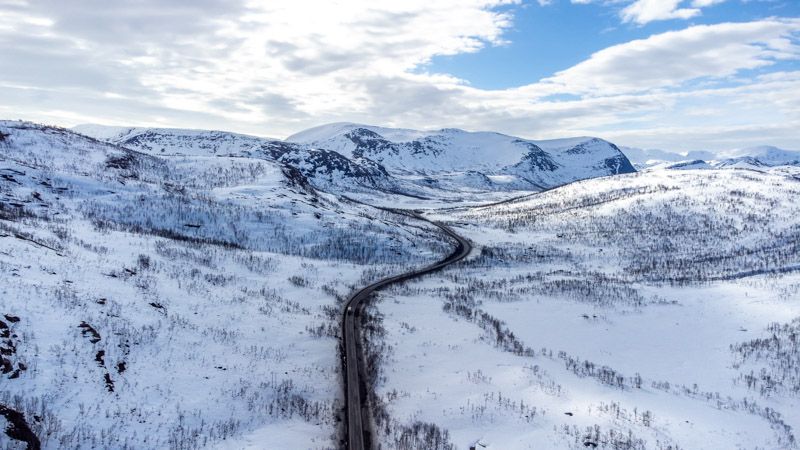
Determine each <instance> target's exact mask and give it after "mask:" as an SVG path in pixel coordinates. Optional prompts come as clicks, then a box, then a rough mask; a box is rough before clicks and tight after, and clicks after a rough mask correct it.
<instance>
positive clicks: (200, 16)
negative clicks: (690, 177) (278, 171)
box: [0, 0, 800, 152]
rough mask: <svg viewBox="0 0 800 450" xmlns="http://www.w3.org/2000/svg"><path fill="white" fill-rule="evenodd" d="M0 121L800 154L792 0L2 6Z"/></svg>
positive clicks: (8, 2)
mask: <svg viewBox="0 0 800 450" xmlns="http://www.w3.org/2000/svg"><path fill="white" fill-rule="evenodd" d="M0 89H2V91H3V101H2V102H0V116H2V117H4V118H9V119H16V118H19V119H24V120H32V121H36V122H43V123H50V124H57V125H62V126H72V125H76V124H79V123H99V124H106V125H135V126H161V127H181V128H204V129H223V130H230V131H236V132H242V133H249V134H255V135H260V136H272V137H285V136H288V135H290V134H292V133H294V132H297V131H300V130H302V129H305V128H309V127H313V126H316V125H320V124H323V123H328V122H339V121H350V122H360V123H367V124H375V125H383V126H396V127H406V128H445V127H456V128H463V129H467V130H492V131H498V132H503V133H508V134H512V135H516V136H520V137H526V138H533V139H548V138H557V137H567V136H586V135H591V136H598V137H602V138H605V139H608V140H610V141H612V142H615V143H617V144H620V145H626V146H636V147H644V148H660V149H665V150H670V151H676V152H684V151H689V150H711V151H714V150H728V149H732V148H742V147H747V146H754V145H776V146H780V147H784V148H789V149H800V133H799V132H798V130H800V1H797V0H747V1H745V0H536V1H522V0H403V1H402V2H398V1H396V0H337V1H335V2H322V1H318V0H269V1H267V0H193V1H186V0H115V1H114V2H113V4H112V3H111V2H102V1H99V0H76V1H70V2H63V1H60V0H0Z"/></svg>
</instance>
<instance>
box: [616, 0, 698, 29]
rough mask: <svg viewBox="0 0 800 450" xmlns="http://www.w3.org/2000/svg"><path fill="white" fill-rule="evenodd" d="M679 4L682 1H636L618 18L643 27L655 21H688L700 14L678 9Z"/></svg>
mask: <svg viewBox="0 0 800 450" xmlns="http://www.w3.org/2000/svg"><path fill="white" fill-rule="evenodd" d="M701 1H702V0H701ZM681 3H683V0H636V1H635V2H633V3H631V4H630V5H628V6H627V7H625V9H623V10H622V12H621V13H620V16H621V17H622V20H623V21H624V22H635V23H638V24H640V25H644V24H646V23H649V22H653V21H655V20H666V19H688V18H690V17H694V16H696V15H698V14H700V10H699V9H698V8H679V7H678V6H679V5H680V4H681Z"/></svg>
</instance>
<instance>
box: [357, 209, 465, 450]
mask: <svg viewBox="0 0 800 450" xmlns="http://www.w3.org/2000/svg"><path fill="white" fill-rule="evenodd" d="M390 211H392V212H396V213H400V214H405V215H410V216H413V217H415V218H417V219H420V220H424V221H426V222H430V223H432V224H434V225H436V226H437V227H439V228H441V229H442V231H444V232H445V233H447V235H448V236H450V237H451V238H453V239H455V240H456V242H457V244H458V245H457V246H456V248H455V250H454V251H453V252H452V253H451V254H450V255H449V256H448V257H447V258H445V259H443V260H442V261H440V262H438V263H436V264H433V265H430V266H427V267H424V268H422V269H418V270H414V271H411V272H407V273H404V274H400V275H396V276H393V277H389V278H384V279H383V280H380V281H378V282H375V283H373V284H370V285H369V286H367V287H365V288H363V289H361V290H360V291H358V292H356V293H355V294H353V295H352V296H351V297H350V299H349V300H348V301H347V303H345V308H344V317H343V318H342V336H343V339H344V342H343V345H344V366H345V370H344V382H345V405H346V410H347V428H346V430H347V436H346V439H347V449H348V450H364V449H365V448H367V449H368V448H369V447H370V446H369V444H370V443H369V441H368V439H369V438H368V436H367V435H366V432H367V430H368V429H367V427H368V426H369V425H368V424H369V423H370V421H369V408H368V407H367V405H366V403H365V401H364V400H365V397H366V387H365V386H364V385H363V384H362V375H363V365H362V361H363V354H362V351H361V345H360V344H359V342H358V338H359V332H358V326H359V324H358V318H359V315H360V313H361V309H362V308H363V306H364V304H365V303H366V301H367V300H368V299H369V297H370V295H371V294H372V293H373V292H375V291H377V290H380V289H383V288H385V287H386V286H389V285H391V284H394V283H401V282H403V281H406V280H410V279H412V278H417V277H420V276H422V275H425V274H428V273H431V272H435V271H437V270H440V269H443V268H445V267H447V266H449V265H450V264H453V263H455V262H458V261H460V260H462V259H464V258H465V257H466V256H467V255H469V252H470V251H472V245H471V244H470V243H469V241H467V240H466V239H465V238H463V237H461V236H459V235H458V234H456V232H455V231H453V230H452V229H451V228H450V227H448V226H447V225H444V224H442V223H439V222H433V221H430V220H428V219H426V218H424V217H422V216H421V215H420V214H418V213H416V212H412V211H405V210H390ZM365 424H366V425H367V426H365ZM365 442H366V443H367V446H366V447H365Z"/></svg>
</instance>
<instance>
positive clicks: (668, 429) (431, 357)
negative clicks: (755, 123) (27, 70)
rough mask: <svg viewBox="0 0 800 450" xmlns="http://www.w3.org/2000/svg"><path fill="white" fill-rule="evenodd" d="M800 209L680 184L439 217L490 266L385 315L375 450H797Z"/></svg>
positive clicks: (574, 191)
mask: <svg viewBox="0 0 800 450" xmlns="http://www.w3.org/2000/svg"><path fill="white" fill-rule="evenodd" d="M798 196H800V183H799V182H798V181H796V180H794V179H792V178H789V177H785V176H777V175H773V174H764V173H757V172H753V171H749V170H748V171H745V170H716V171H709V170H702V171H701V170H696V171H666V170H665V171H657V172H656V171H653V172H642V173H637V174H632V175H622V176H618V177H605V178H600V179H593V180H586V181H581V182H577V183H573V184H570V185H568V186H563V187H560V188H558V189H554V190H550V191H548V192H545V193H541V194H536V195H532V196H528V197H526V198H520V199H518V200H516V201H511V202H507V203H500V204H496V205H491V206H486V207H477V208H463V209H455V210H452V209H451V210H449V211H442V212H439V213H432V214H431V216H430V217H431V218H432V219H436V220H440V221H445V222H446V223H450V224H451V225H452V227H453V228H454V229H455V230H457V232H458V233H459V234H462V235H464V236H466V237H468V238H469V239H470V240H471V241H472V242H473V243H474V246H475V248H476V249H477V250H476V254H475V256H474V257H472V258H469V259H467V260H466V261H464V262H462V263H461V264H459V265H458V266H456V267H452V268H450V269H448V270H447V271H446V272H444V273H440V274H434V275H431V276H430V277H428V278H427V279H425V280H419V281H415V282H413V283H410V284H407V285H406V286H404V287H401V288H397V289H393V290H392V291H391V292H386V293H384V294H383V295H382V296H381V297H380V299H381V301H380V303H379V304H378V305H377V306H376V310H377V311H379V312H380V315H379V316H377V317H376V320H375V321H374V324H375V326H376V327H381V328H379V330H378V331H376V332H375V333H373V335H374V336H380V337H379V338H376V339H375V340H373V341H371V342H369V343H368V345H369V347H371V348H372V349H373V354H375V358H374V359H373V360H377V363H375V364H374V365H375V366H377V369H373V370H374V371H375V373H377V375H376V379H377V380H378V381H377V382H376V383H375V390H376V395H375V396H374V397H373V403H372V405H374V406H373V407H374V408H375V409H376V410H378V411H379V412H380V413H379V414H376V421H377V426H376V430H377V431H376V434H377V435H378V440H379V442H380V443H381V445H382V446H383V447H384V448H395V449H402V448H408V447H409V444H408V443H409V442H412V443H414V445H410V447H411V448H426V449H452V448H470V447H475V448H490V449H522V448H531V447H532V446H533V447H534V448H537V449H538V448H544V449H576V450H577V449H587V448H596V449H637V450H644V449H678V448H681V449H705V448H768V449H796V448H797V438H796V434H797V430H798V427H800V345H798V341H797V336H798V332H800V303H798V302H797V299H798V295H799V294H800V219H799V218H800V203H798V202H797V200H796V199H797V198H798ZM532 443H533V445H532Z"/></svg>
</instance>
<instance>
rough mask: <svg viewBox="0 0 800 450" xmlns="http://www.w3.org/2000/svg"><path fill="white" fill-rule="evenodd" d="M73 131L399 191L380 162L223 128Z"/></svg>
mask: <svg viewBox="0 0 800 450" xmlns="http://www.w3.org/2000/svg"><path fill="white" fill-rule="evenodd" d="M73 130H74V131H76V132H78V133H82V134H85V135H87V136H91V137H94V138H96V139H101V140H103V141H106V142H109V143H113V144H115V145H118V146H121V147H125V148H130V149H134V150H138V151H141V152H145V153H148V154H152V155H161V156H232V157H250V158H263V159H269V160H273V161H278V162H280V163H282V164H284V165H287V166H290V167H293V168H295V169H297V170H298V171H300V172H301V173H302V174H303V175H305V176H306V177H307V178H308V179H309V181H310V182H311V183H312V184H314V185H315V186H317V187H320V188H329V187H335V188H338V189H342V190H351V189H357V188H360V187H366V188H371V189H374V188H381V189H388V190H394V189H398V187H397V183H396V181H395V180H393V179H392V178H391V177H390V176H389V175H388V173H386V170H385V169H384V168H383V167H382V166H381V165H380V164H376V163H375V162H373V161H370V160H367V159H358V158H354V159H349V158H346V157H344V156H342V155H341V154H339V153H336V152H334V151H330V150H325V149H313V148H309V147H307V146H303V145H297V144H291V143H287V142H283V141H279V140H275V139H267V138H259V137H255V136H247V135H243V134H236V133H229V132H224V131H204V130H185V129H172V128H126V127H104V126H99V125H79V126H76V127H74V128H73Z"/></svg>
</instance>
